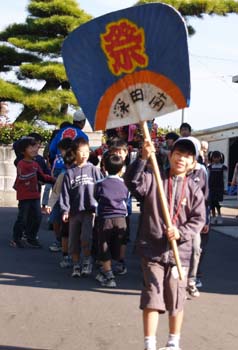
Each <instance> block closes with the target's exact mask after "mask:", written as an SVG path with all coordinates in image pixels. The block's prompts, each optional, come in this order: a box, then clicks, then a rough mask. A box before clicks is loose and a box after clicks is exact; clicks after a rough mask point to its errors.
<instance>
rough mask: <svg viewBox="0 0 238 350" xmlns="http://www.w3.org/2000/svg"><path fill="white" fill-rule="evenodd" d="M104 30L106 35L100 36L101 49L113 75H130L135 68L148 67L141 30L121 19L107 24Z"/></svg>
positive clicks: (143, 35) (143, 36)
mask: <svg viewBox="0 0 238 350" xmlns="http://www.w3.org/2000/svg"><path fill="white" fill-rule="evenodd" d="M106 29H107V31H106V33H105V34H102V35H101V40H102V48H103V51H104V53H105V55H106V56H107V59H108V65H109V68H110V70H111V71H112V73H113V74H115V75H120V74H122V73H132V72H133V71H134V70H135V69H136V68H137V67H146V66H147V65H148V56H147V55H146V54H145V52H144V51H145V34H144V30H143V29H142V28H138V27H137V26H136V24H134V23H133V22H131V21H129V20H127V19H122V20H120V21H118V22H113V23H110V24H108V25H107V27H106Z"/></svg>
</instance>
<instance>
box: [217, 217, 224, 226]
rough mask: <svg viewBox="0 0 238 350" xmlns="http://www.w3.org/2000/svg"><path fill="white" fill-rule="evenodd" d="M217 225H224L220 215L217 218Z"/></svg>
mask: <svg viewBox="0 0 238 350" xmlns="http://www.w3.org/2000/svg"><path fill="white" fill-rule="evenodd" d="M217 223H218V224H219V225H221V224H223V219H222V217H221V216H220V215H219V216H218V217H217Z"/></svg>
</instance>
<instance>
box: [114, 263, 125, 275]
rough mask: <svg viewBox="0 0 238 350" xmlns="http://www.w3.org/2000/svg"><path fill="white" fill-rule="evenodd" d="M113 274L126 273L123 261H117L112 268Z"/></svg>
mask: <svg viewBox="0 0 238 350" xmlns="http://www.w3.org/2000/svg"><path fill="white" fill-rule="evenodd" d="M113 272H114V273H115V275H125V274H126V273H127V268H126V264H125V263H124V262H117V263H116V264H115V266H114V268H113Z"/></svg>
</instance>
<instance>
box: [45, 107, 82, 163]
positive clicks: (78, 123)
mask: <svg viewBox="0 0 238 350" xmlns="http://www.w3.org/2000/svg"><path fill="white" fill-rule="evenodd" d="M85 123H86V117H85V114H84V113H83V111H82V110H81V109H79V110H77V111H76V112H75V113H74V115H73V124H69V125H66V126H65V127H63V128H61V129H60V130H59V131H58V132H57V134H56V135H55V137H54V138H53V140H52V141H51V143H50V148H49V152H50V159H51V160H52V161H53V160H54V159H55V157H56V155H57V154H58V153H59V150H58V143H59V142H60V141H61V140H62V139H64V138H65V137H70V138H71V139H72V140H75V139H76V138H78V137H82V138H84V139H85V140H86V141H88V136H87V135H86V134H85V133H84V132H83V131H82V129H83V128H84V125H85Z"/></svg>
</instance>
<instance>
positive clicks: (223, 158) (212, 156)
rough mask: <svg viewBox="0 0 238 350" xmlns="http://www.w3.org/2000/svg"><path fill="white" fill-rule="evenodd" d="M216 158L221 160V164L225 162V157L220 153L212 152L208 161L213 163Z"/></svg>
mask: <svg viewBox="0 0 238 350" xmlns="http://www.w3.org/2000/svg"><path fill="white" fill-rule="evenodd" d="M214 158H220V162H221V163H222V164H223V163H224V161H225V156H224V154H223V153H222V152H220V151H211V152H209V153H208V160H209V162H212V160H213V159H214Z"/></svg>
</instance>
